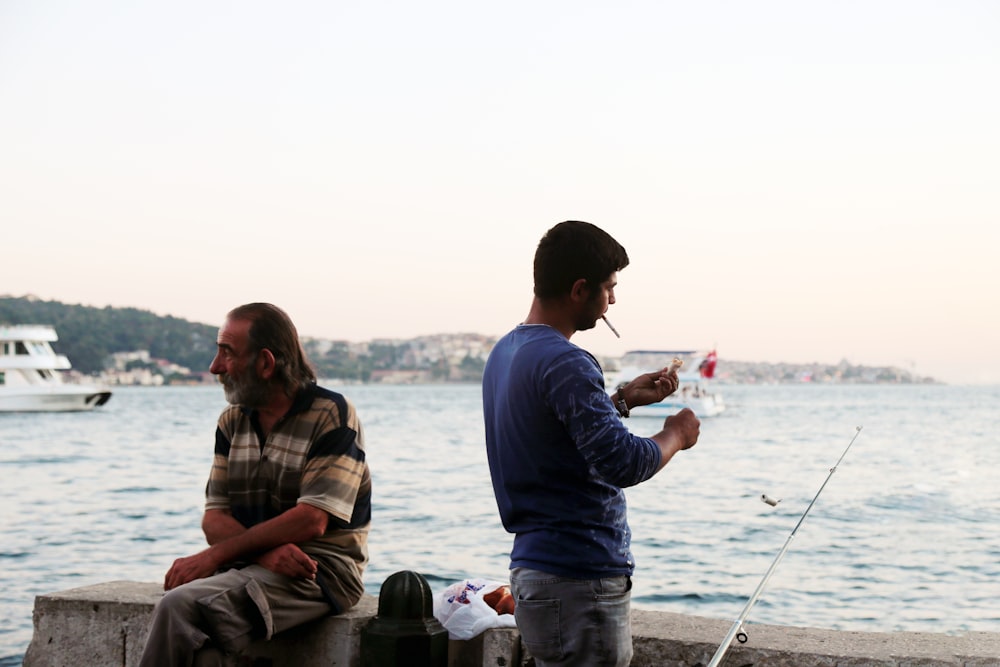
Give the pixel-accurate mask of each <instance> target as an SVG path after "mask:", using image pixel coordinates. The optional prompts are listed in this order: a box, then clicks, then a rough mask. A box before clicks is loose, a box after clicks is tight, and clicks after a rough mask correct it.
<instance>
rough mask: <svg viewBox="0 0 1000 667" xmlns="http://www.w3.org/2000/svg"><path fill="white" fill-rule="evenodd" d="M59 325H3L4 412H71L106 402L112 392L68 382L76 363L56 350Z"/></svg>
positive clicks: (0, 372)
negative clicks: (68, 372)
mask: <svg viewBox="0 0 1000 667" xmlns="http://www.w3.org/2000/svg"><path fill="white" fill-rule="evenodd" d="M58 339H59V337H58V336H57V335H56V330H55V328H53V327H51V326H48V325H42V324H16V325H11V326H0V412H70V411H77V410H92V409H93V408H96V407H98V406H100V405H104V404H105V403H107V402H108V399H109V398H111V392H110V391H109V390H107V389H104V388H99V387H94V386H91V385H84V384H72V383H69V382H65V381H64V380H63V376H62V374H61V373H60V371H66V370H69V369H70V368H71V367H72V366H71V364H70V363H69V359H67V358H66V357H65V356H63V355H61V354H56V353H55V351H54V350H53V349H52V343H53V342H55V341H56V340H58Z"/></svg>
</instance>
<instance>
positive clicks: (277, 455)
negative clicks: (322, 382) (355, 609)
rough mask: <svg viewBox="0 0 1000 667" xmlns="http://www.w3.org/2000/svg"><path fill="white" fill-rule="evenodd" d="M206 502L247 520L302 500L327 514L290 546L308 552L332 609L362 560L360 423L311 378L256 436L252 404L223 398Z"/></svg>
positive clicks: (350, 590)
mask: <svg viewBox="0 0 1000 667" xmlns="http://www.w3.org/2000/svg"><path fill="white" fill-rule="evenodd" d="M205 495H206V502H205V509H206V510H224V511H228V512H230V513H231V514H232V516H233V517H234V518H235V519H237V520H238V521H239V522H240V523H242V524H243V525H244V526H246V527H247V528H250V527H252V526H255V525H257V524H258V523H261V522H263V521H267V520H268V519H272V518H274V517H276V516H278V515H279V514H282V513H283V512H286V511H287V510H289V509H291V508H293V507H295V506H296V505H297V504H298V503H306V504H308V505H311V506H313V507H317V508H319V509H321V510H323V511H325V512H326V513H327V514H328V515H329V521H328V524H327V530H326V533H325V534H324V535H322V536H321V537H319V538H317V539H314V540H309V541H307V542H303V543H300V544H299V545H298V546H299V547H300V548H301V549H302V550H303V551H304V552H305V553H306V554H308V555H309V556H310V557H311V558H313V559H314V560H316V562H317V564H318V569H319V572H318V574H317V581H318V582H319V584H320V586H321V587H322V589H323V592H324V593H325V594H326V597H327V598H328V600H329V601H330V603H331V605H332V606H333V608H334V613H340V612H341V611H344V610H346V609H349V608H350V607H352V606H354V604H355V603H356V602H357V601H358V600H359V599H360V598H361V595H362V594H363V593H364V585H363V584H362V581H361V575H362V572H363V570H364V567H365V565H366V564H367V562H368V530H369V526H370V524H371V474H370V472H369V470H368V464H367V462H366V461H365V451H364V442H363V435H362V429H361V423H360V421H359V420H358V415H357V413H356V412H355V410H354V406H353V405H352V404H351V403H350V402H349V401H348V400H347V399H346V398H345V397H344V396H342V395H341V394H338V393H335V392H332V391H329V390H327V389H324V388H322V387H318V386H316V385H311V386H310V387H309V388H307V389H305V390H303V391H301V392H299V394H298V396H296V398H295V401H294V403H293V405H292V407H291V409H290V410H289V411H288V413H287V414H286V415H285V416H284V417H282V418H281V419H280V420H279V421H278V422H277V423H276V424H275V425H274V428H273V429H272V430H271V432H270V434H268V436H267V438H266V440H265V439H264V437H263V433H262V430H261V428H260V424H259V422H258V420H257V413H256V411H253V410H250V409H248V408H243V407H239V406H230V407H229V408H227V409H226V410H225V411H224V412H223V413H222V416H221V417H220V418H219V423H218V427H217V429H216V433H215V460H214V463H213V465H212V472H211V475H210V477H209V480H208V486H207V488H206V491H205Z"/></svg>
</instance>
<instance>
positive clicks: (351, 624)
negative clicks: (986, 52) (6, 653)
mask: <svg viewBox="0 0 1000 667" xmlns="http://www.w3.org/2000/svg"><path fill="white" fill-rule="evenodd" d="M162 595H163V586H162V584H153V583H138V582H134V581H112V582H108V583H103V584H96V585H94V586H85V587H83V588H74V589H70V590H68V591H62V592H60V593H52V594H50V595H39V596H38V597H36V598H35V609H34V612H33V613H32V621H33V623H34V633H33V635H32V638H31V644H30V645H29V646H28V650H27V653H25V656H24V663H23V664H24V667H66V666H67V665H79V666H84V665H123V666H124V667H130V666H131V665H138V664H139V658H140V657H141V656H142V649H143V646H145V644H146V634H147V630H148V625H149V619H150V617H151V616H152V613H153V606H154V605H155V604H156V601H157V600H159V599H160V596H162ZM377 611H378V600H377V599H376V598H374V597H372V596H370V595H366V596H365V597H363V598H362V599H361V601H360V602H359V603H358V604H357V605H356V606H355V607H354V608H353V609H351V610H350V611H348V612H347V613H345V614H341V615H340V616H331V617H329V618H323V619H320V620H318V621H314V622H312V623H307V624H305V625H302V626H300V627H297V628H293V629H292V630H289V631H287V632H283V633H280V634H278V635H275V637H274V638H273V639H272V640H271V641H270V642H265V641H261V642H256V643H254V644H253V645H251V647H250V648H249V649H248V650H247V652H246V655H248V656H250V657H253V658H268V659H269V660H270V661H271V664H272V665H274V667H311V666H312V665H323V666H329V665H344V666H349V667H360V665H361V629H362V628H364V627H365V625H367V624H368V621H370V620H371V619H372V618H373V617H374V616H375V614H376V612H377Z"/></svg>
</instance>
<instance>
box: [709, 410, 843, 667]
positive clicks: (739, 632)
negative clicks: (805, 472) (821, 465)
mask: <svg viewBox="0 0 1000 667" xmlns="http://www.w3.org/2000/svg"><path fill="white" fill-rule="evenodd" d="M859 435H861V427H860V426H858V427H857V430H856V432H855V433H854V437H853V438H851V441H850V442H849V443H847V447H846V448H845V449H844V452H843V453H842V454H841V455H840V458H839V459H837V462H836V463H835V464H833V467H832V468H830V474H829V475H827V476H826V479H825V480H823V485H822V486H820V487H819V491H817V492H816V495H815V496H813V499H812V502H810V503H809V507H807V508H806V511H805V512H803V513H802V516H801V517H799V522H798V523H797V524H795V528H793V529H792V532H791V533H790V534H789V535H788V539H787V540H785V545H784V546H783V547H781V551H779V552H778V555H777V556H776V557H775V559H774V562H772V563H771V567H769V568H767V572H766V573H765V574H764V578H763V579H761V580H760V583H759V584H757V589H756V590H755V591H754V592H753V595H751V596H750V599H749V600H747V604H746V606H745V607H743V611H742V612H741V613H740V615H739V617H738V618H737V619H736V620H735V621H734V622H733V626H732V627H731V628H730V629H729V633H728V634H726V637H725V639H723V640H722V644H720V645H719V648H718V650H717V651H716V652H715V655H714V656H712V660H711V661H710V662H709V663H708V667H718V665H719V663H720V662H722V659H723V658H724V657H725V656H726V652H727V651H728V650H729V646H730V644H732V643H733V639H736V638H739V642H740V643H741V644H743V643H746V641H747V633H746V631H745V630H744V629H743V623H744V622H745V621H746V620H747V617H748V616H749V615H750V610H751V609H753V606H754V605H755V604H757V599H758V598H759V597H760V594H761V593H763V592H764V587H765V586H766V585H767V582H768V580H769V579H770V578H771V575H772V574H774V571H775V570H776V569H777V567H778V563H780V562H781V559H782V558H784V556H785V552H786V551H788V547H789V545H790V544H791V543H792V539H793V538H794V537H795V533H797V532H798V531H799V526H801V525H802V522H803V521H805V520H806V516H807V515H808V514H809V510H811V509H812V507H813V505H815V504H816V499H817V498H819V494H821V493H823V489H825V488H826V483H827V482H829V481H830V478H831V477H833V473H835V472H837V466H839V465H840V462H841V461H843V460H844V457H845V456H847V450H849V449H850V448H851V445H853V444H854V441H855V440H857V439H858V436H859ZM763 499H764V502H766V503H768V504H769V505H771V503H770V502H768V500H771V499H770V498H767V496H764V497H763ZM777 504H778V503H777V502H774V505H777ZM772 506H773V505H772Z"/></svg>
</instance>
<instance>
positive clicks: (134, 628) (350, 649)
mask: <svg viewBox="0 0 1000 667" xmlns="http://www.w3.org/2000/svg"><path fill="white" fill-rule="evenodd" d="M160 594H161V586H160V585H159V584H152V583H137V582H130V581H113V582H109V583H104V584H97V585H94V586H87V587H83V588H75V589H71V590H68V591H62V592H59V593H52V594H50V595H40V596H38V597H37V598H36V599H35V609H34V614H33V621H34V635H33V637H32V640H31V645H30V646H29V647H28V651H27V654H26V655H25V659H24V666H25V667H70V666H71V667H90V666H92V665H93V666H103V665H116V666H119V665H122V666H125V667H129V666H132V665H136V664H138V660H139V656H140V654H141V653H142V646H143V644H144V642H145V639H146V625H147V623H148V621H149V617H150V613H151V612H152V609H153V605H154V604H155V603H156V600H157V599H158V598H159V596H160ZM377 611H378V601H377V600H376V599H375V598H373V597H371V596H366V597H365V598H364V599H363V600H362V601H361V602H360V603H359V604H358V606H357V607H355V608H354V609H352V610H351V611H350V612H348V613H346V614H343V615H341V616H336V617H331V618H326V619H322V620H320V621H316V622H315V623H311V624H308V625H306V626H302V627H301V628H296V629H294V630H291V631H289V632H286V633H282V634H280V635H278V636H276V637H275V638H274V639H273V640H272V641H271V642H259V643H257V644H254V645H253V646H252V647H251V649H250V651H249V654H250V655H251V656H252V657H255V658H268V659H269V660H270V661H271V664H272V665H273V666H274V667H312V666H313V665H316V666H319V665H323V666H324V667H329V666H331V665H337V666H342V667H361V666H362V661H361V655H360V645H361V630H362V628H364V626H365V625H367V623H368V622H369V621H370V620H371V619H372V618H373V617H374V616H375V615H376V613H377ZM632 623H633V625H632V630H633V636H634V640H633V641H634V646H635V657H634V659H633V660H632V667H696V666H702V665H706V664H707V663H708V662H709V660H710V659H711V658H712V656H713V655H714V654H715V651H716V649H717V648H718V646H719V642H721V641H722V639H723V638H724V637H725V636H726V633H727V632H728V631H729V628H730V625H731V624H732V621H725V620H719V619H709V618H701V617H697V616H688V615H684V614H672V613H667V612H654V611H643V610H633V617H632ZM747 631H748V633H749V635H750V637H749V641H748V642H747V643H746V644H735V643H734V645H733V647H732V648H731V649H730V651H729V654H728V655H727V656H726V660H725V664H726V665H729V666H731V667H733V666H739V667H744V666H750V667H792V666H795V667H801V666H808V665H817V666H824V667H827V666H828V667H876V666H886V667H890V666H891V667H936V666H938V665H956V666H962V667H987V666H989V667H1000V633H986V632H976V633H968V634H966V635H962V636H950V635H941V634H929V633H872V632H836V631H832V630H818V629H813V628H797V627H787V626H770V625H756V624H751V625H749V626H748V627H747ZM527 664H528V662H527V657H526V656H524V655H523V652H522V650H521V647H520V641H519V636H518V633H517V631H516V630H511V629H504V630H490V631H488V632H486V633H484V634H483V635H480V636H479V637H477V638H475V639H473V640H471V641H464V642H460V641H451V642H449V656H448V667H508V666H510V667H517V666H519V665H527Z"/></svg>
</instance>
